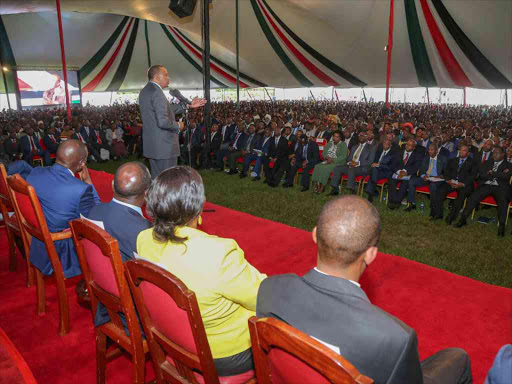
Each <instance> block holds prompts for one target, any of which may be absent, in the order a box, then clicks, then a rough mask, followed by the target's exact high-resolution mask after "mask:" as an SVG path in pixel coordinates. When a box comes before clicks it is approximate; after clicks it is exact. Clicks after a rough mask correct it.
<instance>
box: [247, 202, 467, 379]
mask: <svg viewBox="0 0 512 384" xmlns="http://www.w3.org/2000/svg"><path fill="white" fill-rule="evenodd" d="M380 233H381V222H380V217H379V213H378V212H377V210H376V209H375V207H374V206H373V205H372V204H370V203H369V202H367V201H366V200H363V199H361V198H360V197H357V196H342V197H339V198H335V199H333V200H330V201H329V202H328V203H327V204H326V205H325V206H324V208H323V209H322V212H321V213H320V217H319V218H318V224H317V226H316V227H315V228H314V229H313V234H312V235H313V241H314V242H315V243H316V244H317V245H318V253H317V266H316V268H314V269H312V270H310V271H309V272H308V273H307V274H306V275H304V276H303V277H299V276H297V275H293V274H286V275H281V276H272V277H269V278H267V279H265V280H264V281H263V282H262V283H261V285H260V288H259V291H258V301H257V307H256V314H257V316H259V317H274V318H277V319H279V320H282V321H284V322H286V323H288V324H290V325H291V326H293V327H295V328H297V329H299V330H301V331H302V332H305V333H307V334H308V335H310V336H312V337H314V338H316V339H317V340H320V341H321V342H323V343H325V344H328V345H330V347H331V348H332V349H333V350H336V352H338V351H339V354H341V355H342V356H343V357H345V358H346V359H347V360H348V361H349V362H350V363H351V364H353V365H354V366H355V367H356V368H357V370H358V371H359V372H361V373H362V374H363V375H366V376H368V377H370V378H371V379H373V380H374V382H375V383H376V384H421V383H425V384H427V383H428V384H434V383H435V384H444V383H446V384H455V383H456V384H469V383H472V375H471V368H470V362H469V357H468V356H467V354H466V352H464V351H463V350H461V349H454V348H451V349H445V350H443V351H441V352H439V353H437V354H435V355H433V356H431V357H429V358H428V359H426V360H424V361H422V362H420V358H419V353H418V340H417V336H416V332H415V331H414V329H412V328H410V327H409V326H407V325H406V324H404V323H403V322H402V321H400V320H399V319H397V318H395V317H393V316H392V315H390V314H388V313H386V312H385V311H383V310H382V309H380V308H378V307H376V306H375V305H372V304H371V303H370V301H369V299H368V297H367V296H366V294H365V292H364V291H363V290H362V289H361V286H360V285H359V279H360V277H361V275H362V274H363V272H364V271H365V269H366V268H367V267H368V265H370V264H371V263H372V262H373V261H374V260H375V258H376V257H377V252H378V242H379V237H380Z"/></svg>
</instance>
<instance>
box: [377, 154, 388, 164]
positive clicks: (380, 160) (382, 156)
mask: <svg viewBox="0 0 512 384" xmlns="http://www.w3.org/2000/svg"><path fill="white" fill-rule="evenodd" d="M387 153H388V151H382V154H381V155H380V159H379V164H380V163H381V162H382V159H383V158H384V156H386V154H387Z"/></svg>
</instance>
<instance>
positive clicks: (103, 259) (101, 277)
mask: <svg viewBox="0 0 512 384" xmlns="http://www.w3.org/2000/svg"><path fill="white" fill-rule="evenodd" d="M69 226H70V227H71V232H72V233H73V242H74V244H75V249H76V253H77V255H78V259H79V261H80V267H81V268H82V272H83V274H84V278H85V285H86V286H87V289H88V292H89V296H90V298H91V309H92V316H93V321H94V319H95V318H96V312H97V308H98V302H101V303H102V304H103V305H104V306H105V307H106V308H107V311H108V314H109V316H110V319H111V321H109V322H108V323H105V324H103V325H100V326H97V327H96V328H95V332H96V376H97V381H96V382H97V383H98V384H104V383H105V371H106V365H107V362H109V361H111V360H113V359H114V358H115V357H117V356H120V355H121V353H122V350H125V351H127V352H128V353H130V355H131V356H132V363H133V366H132V383H135V384H139V383H144V382H145V380H144V378H145V362H146V359H145V355H146V353H148V345H147V343H146V341H144V342H143V340H142V333H141V329H140V325H139V322H138V320H137V315H136V312H135V306H134V304H133V300H132V297H131V295H130V289H129V288H128V283H127V281H126V277H125V275H124V270H123V262H122V259H121V254H120V253H119V245H118V243H117V240H116V239H114V238H113V237H112V236H110V235H109V234H108V233H107V232H105V231H104V230H103V229H101V228H100V227H98V226H97V225H95V224H93V223H91V222H90V221H87V220H85V219H77V220H73V221H72V222H70V223H69ZM119 313H123V314H124V317H125V319H126V324H127V328H128V332H129V334H130V336H127V335H126V333H125V330H124V327H123V323H122V321H121V317H120V316H119ZM107 338H108V339H110V340H112V341H113V342H114V343H115V344H116V346H115V347H114V348H109V350H108V351H107ZM121 348H122V349H121Z"/></svg>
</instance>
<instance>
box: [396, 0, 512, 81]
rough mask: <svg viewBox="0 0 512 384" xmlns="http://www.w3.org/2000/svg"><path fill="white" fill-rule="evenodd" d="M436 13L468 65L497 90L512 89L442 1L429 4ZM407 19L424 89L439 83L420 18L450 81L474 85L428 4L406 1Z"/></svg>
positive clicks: (419, 76) (426, 1)
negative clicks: (418, 8)
mask: <svg viewBox="0 0 512 384" xmlns="http://www.w3.org/2000/svg"><path fill="white" fill-rule="evenodd" d="M416 1H419V3H420V9H421V12H422V14H423V15H422V16H418V13H417V7H416V4H415V3H416ZM430 1H431V3H432V4H433V6H434V8H435V11H436V12H437V14H438V16H439V18H440V20H441V22H442V23H443V25H444V26H445V27H446V29H447V30H448V32H449V34H450V36H451V37H452V38H453V40H454V41H455V43H456V44H457V45H458V47H459V48H460V49H461V51H462V52H463V53H464V55H465V56H466V57H467V59H468V60H469V62H470V63H471V64H472V65H473V66H474V67H475V68H476V69H477V70H478V72H480V74H481V75H482V76H483V77H484V78H485V79H486V80H487V81H488V82H489V84H491V85H492V86H493V87H495V88H498V89H507V88H511V87H512V83H511V82H510V81H509V80H508V79H507V78H506V77H505V76H504V75H503V74H502V73H501V72H500V71H499V70H498V69H497V68H496V67H495V66H494V65H493V64H492V63H491V62H490V61H489V60H488V59H487V58H486V57H485V56H484V55H483V54H482V52H480V50H479V49H478V48H477V46H476V45H475V44H474V43H473V42H472V41H471V40H470V39H469V38H468V37H467V35H466V34H465V33H464V32H463V31H462V29H461V28H460V27H459V25H458V24H457V23H456V21H455V20H454V18H453V17H452V16H451V15H450V13H449V12H448V10H447V9H446V7H445V6H444V4H443V3H442V1H441V0H430ZM404 2H405V15H406V19H407V29H408V32H409V42H410V44H411V53H412V57H413V61H414V66H415V69H416V74H417V76H418V82H419V84H420V85H421V86H424V87H433V86H437V82H436V79H435V76H434V72H433V70H432V66H431V64H430V59H429V57H428V53H427V49H426V48H425V42H424V39H423V33H427V32H426V31H423V32H422V31H421V27H420V22H419V17H424V18H425V22H426V25H427V28H428V32H429V33H430V36H431V38H432V41H433V42H434V44H435V47H436V50H437V53H438V54H439V57H440V58H441V61H442V63H443V66H444V68H445V70H446V72H447V73H448V75H449V76H450V79H451V80H452V81H453V83H454V84H455V85H456V86H458V87H471V86H472V85H473V84H472V82H471V80H470V79H469V77H468V76H467V74H466V73H465V72H464V70H463V69H462V67H461V65H460V64H459V62H458V61H457V59H456V58H455V55H454V54H453V52H452V51H451V50H450V47H449V46H448V44H447V42H446V39H445V37H444V36H443V34H442V32H441V30H440V28H439V25H438V24H437V22H436V19H435V17H434V15H433V13H432V10H431V8H430V5H429V0H404Z"/></svg>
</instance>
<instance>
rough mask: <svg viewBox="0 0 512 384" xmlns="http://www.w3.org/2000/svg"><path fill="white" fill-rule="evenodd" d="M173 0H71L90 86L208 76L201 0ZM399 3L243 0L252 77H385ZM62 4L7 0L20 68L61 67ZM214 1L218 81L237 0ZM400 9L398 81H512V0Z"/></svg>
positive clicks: (70, 57)
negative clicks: (160, 70)
mask: <svg viewBox="0 0 512 384" xmlns="http://www.w3.org/2000/svg"><path fill="white" fill-rule="evenodd" d="M168 5H169V0H88V1H83V0H62V9H63V12H64V13H63V23H64V33H65V44H66V58H67V62H68V66H69V67H71V68H73V69H80V68H84V66H86V64H88V65H87V68H88V71H86V72H87V73H86V74H87V75H86V76H85V77H84V76H83V74H82V79H81V80H82V87H83V88H84V89H85V90H88V91H104V90H135V89H140V88H141V87H142V86H143V85H144V84H145V82H146V78H145V73H146V70H147V67H148V65H149V62H150V61H151V63H152V64H156V63H160V64H163V65H165V66H166V67H167V68H168V69H169V72H170V74H171V77H172V81H173V86H174V87H179V88H182V89H194V88H201V87H202V77H201V72H200V66H201V60H200V57H201V52H200V45H201V38H200V33H201V25H200V12H199V8H200V7H199V0H198V5H197V6H196V10H195V12H194V15H193V16H191V17H189V18H185V19H179V18H177V17H176V16H174V14H173V13H172V12H170V11H169V9H168ZM389 5H390V1H389V0H360V1H351V0H339V1H332V0H240V70H241V72H242V78H241V81H242V83H243V85H242V86H247V87H255V86H262V85H268V86H275V87H284V88H289V87H301V86H308V87H314V86H328V85H333V86H336V87H362V86H366V85H367V86H370V87H384V86H385V80H386V59H387V52H386V51H385V50H384V47H385V46H386V45H387V38H388V20H389ZM54 6H55V1H54V0H39V1H36V0H32V1H20V0H2V1H1V2H0V14H1V20H2V21H3V25H4V26H5V31H6V35H7V36H3V37H2V34H1V33H0V42H1V43H2V44H6V41H5V39H7V40H8V43H9V44H10V46H11V48H12V52H13V55H14V59H15V62H16V65H17V67H18V68H19V69H22V68H58V67H60V65H61V64H60V51H59V42H58V34H57V22H56V15H55V10H54ZM210 9H211V12H210V19H211V27H210V31H211V40H212V55H213V57H214V59H213V60H212V71H211V73H212V76H213V78H212V83H211V86H212V87H222V86H227V87H234V86H235V83H234V81H233V79H234V78H236V74H235V73H234V67H235V59H236V57H235V0H213V4H212V5H211V6H210ZM475 15H478V18H479V20H480V22H475ZM394 16H395V28H394V44H393V58H392V70H391V85H392V86H394V87H418V86H439V87H462V86H472V87H477V88H512V23H510V20H512V1H495V0H395V15H394ZM139 19H140V20H139ZM123 20H126V21H125V23H124V24H123V26H122V28H121V27H120V25H121V23H122V22H123ZM146 20H148V21H147V22H146ZM27 26H30V28H27ZM0 27H1V26H0ZM116 30H119V31H118V32H119V33H117V34H116ZM0 32H1V28H0ZM2 52H3V51H2ZM148 53H150V54H148ZM93 58H94V60H93ZM2 90H3V84H2V82H0V92H1V91H2Z"/></svg>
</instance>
